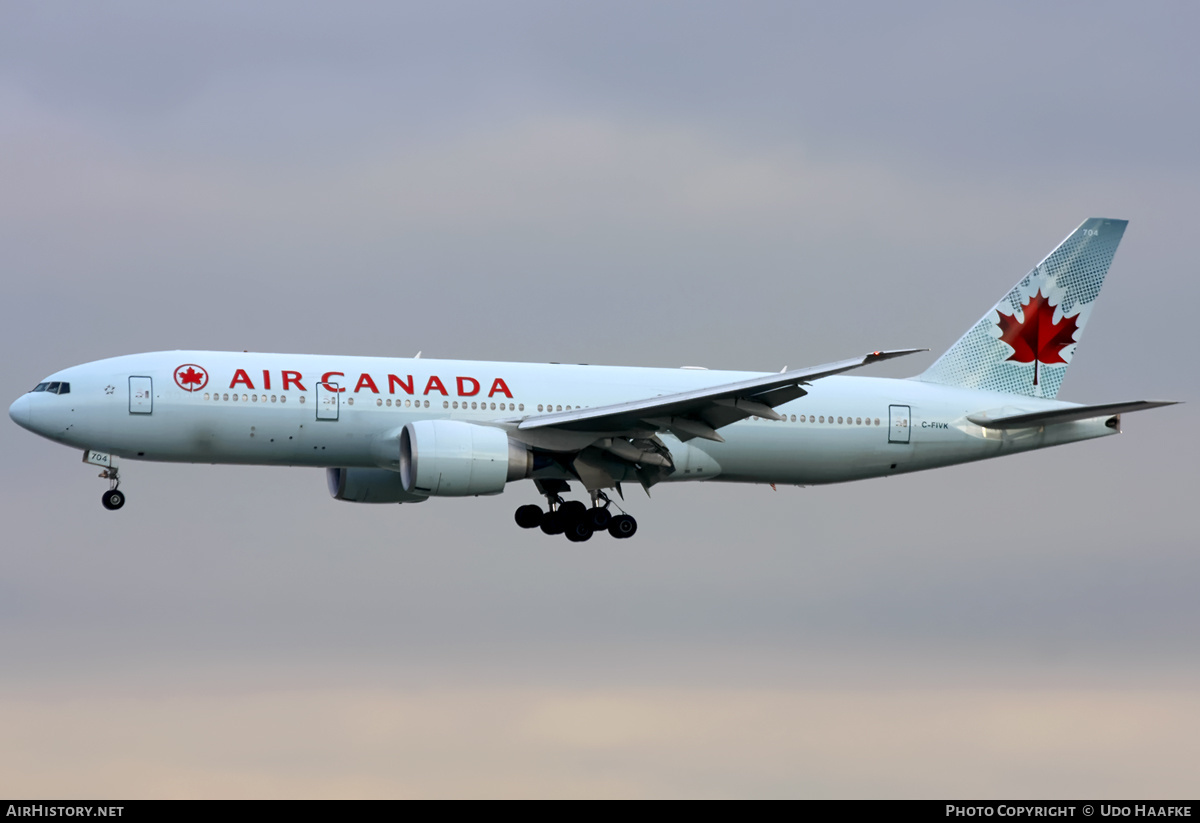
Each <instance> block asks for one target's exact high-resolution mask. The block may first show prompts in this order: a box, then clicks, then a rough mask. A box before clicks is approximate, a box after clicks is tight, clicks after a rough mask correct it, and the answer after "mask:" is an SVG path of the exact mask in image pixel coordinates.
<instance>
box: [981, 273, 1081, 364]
mask: <svg viewBox="0 0 1200 823" xmlns="http://www.w3.org/2000/svg"><path fill="white" fill-rule="evenodd" d="M1055 308H1057V307H1056V306H1052V305H1051V304H1050V298H1048V297H1045V296H1043V295H1042V290H1041V289H1040V288H1039V289H1038V291H1037V292H1036V293H1035V294H1034V295H1033V297H1031V298H1029V301H1028V302H1026V303H1022V304H1021V309H1022V311H1023V312H1024V314H1025V319H1024V320H1018V319H1017V315H1016V312H1013V313H1012V314H1005V313H1004V312H1002V311H999V310H997V312H996V313H997V314H999V315H1000V322H999V324H998V325H999V327H1000V342H1001V343H1007V344H1008V345H1009V346H1011V347H1012V350H1013V353H1012V354H1010V355H1009V356H1008V357H1007V358H1005V359H1006V360H1013V361H1016V362H1017V363H1033V385H1035V386H1036V385H1037V382H1038V363H1066V362H1067V361H1066V360H1063V357H1062V350H1063V349H1065V348H1066V347H1067V346H1069V345H1071V344H1072V343H1074V342H1075V332H1077V331H1078V330H1079V325H1078V323H1076V317H1077V316H1078V315H1071V316H1070V317H1066V316H1064V317H1063V318H1062V319H1061V320H1059V321H1058V322H1057V323H1055V322H1054V309H1055Z"/></svg>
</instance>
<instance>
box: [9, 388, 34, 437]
mask: <svg viewBox="0 0 1200 823" xmlns="http://www.w3.org/2000/svg"><path fill="white" fill-rule="evenodd" d="M31 405H32V404H31V403H30V401H29V395H28V394H23V395H21V396H20V397H18V398H17V399H16V400H14V401H13V404H12V405H11V406H9V407H8V416H9V417H11V418H12V420H13V422H14V423H16V424H17V425H18V426H20V427H21V428H23V429H28V428H30V427H31V426H32V423H31V422H30V419H31V418H32V416H33V415H32V412H31V411H30V407H31Z"/></svg>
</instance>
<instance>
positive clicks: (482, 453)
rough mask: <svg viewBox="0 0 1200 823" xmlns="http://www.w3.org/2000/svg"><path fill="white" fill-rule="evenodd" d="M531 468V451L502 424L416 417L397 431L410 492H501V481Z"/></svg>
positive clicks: (448, 494)
mask: <svg viewBox="0 0 1200 823" xmlns="http://www.w3.org/2000/svg"><path fill="white" fill-rule="evenodd" d="M532 472H533V453H532V452H531V451H529V449H528V448H526V447H525V445H524V444H522V443H517V442H516V441H514V440H511V439H510V438H509V436H508V434H507V432H505V431H504V430H503V429H497V428H493V427H492V426H479V425H476V424H474V423H464V422H462V421H461V420H417V421H414V422H412V423H409V424H408V425H406V426H405V427H404V431H402V432H401V433H400V480H401V486H402V488H403V489H404V491H405V492H408V493H410V494H422V495H436V496H439V497H467V496H470V495H478V494H499V493H500V492H502V491H504V484H505V483H507V482H508V481H510V480H520V479H521V478H523V477H529V476H530V474H532Z"/></svg>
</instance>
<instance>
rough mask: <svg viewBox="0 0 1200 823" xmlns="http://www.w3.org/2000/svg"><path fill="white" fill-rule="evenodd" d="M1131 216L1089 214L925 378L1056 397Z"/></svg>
mask: <svg viewBox="0 0 1200 823" xmlns="http://www.w3.org/2000/svg"><path fill="white" fill-rule="evenodd" d="M1128 222H1129V221H1127V220H1108V219H1104V218H1100V217H1093V218H1090V219H1088V220H1085V221H1083V223H1082V224H1081V225H1080V226H1079V228H1077V229H1075V231H1073V232H1071V235H1070V236H1069V237H1068V238H1067V239H1066V240H1064V241H1062V243H1060V244H1059V245H1058V248H1056V249H1055V250H1054V251H1052V252H1050V255H1049V256H1048V257H1047V258H1046V259H1045V260H1043V261H1042V262H1041V263H1039V264H1038V265H1037V267H1036V268H1034V270H1033V271H1031V272H1030V273H1029V274H1027V275H1025V278H1024V279H1023V280H1021V282H1019V283H1017V285H1015V286H1013V288H1012V291H1010V292H1009V293H1008V294H1006V295H1005V296H1004V298H1003V299H1001V301H1000V302H999V303H997V304H996V305H995V306H994V307H993V308H992V310H991V311H989V312H988V313H987V314H985V315H984V316H983V317H982V318H981V319H980V321H979V322H978V323H976V324H975V325H974V326H972V327H971V330H970V331H968V332H967V333H966V334H964V335H963V336H962V338H961V339H960V340H959V341H958V342H957V343H955V344H954V345H953V346H951V347H950V349H949V350H948V351H947V352H946V353H945V354H943V355H942V356H941V357H939V358H938V360H937V362H936V363H934V364H933V365H932V366H930V367H929V368H928V369H927V370H926V371H925V372H924V373H923V374H920V375H918V376H917V379H918V380H924V381H926V382H928V383H940V384H942V385H945V386H962V387H965V388H971V389H986V390H991V391H1001V392H1007V393H1009V394H1025V395H1030V396H1032V397H1046V398H1054V397H1055V396H1056V395H1057V394H1058V387H1059V386H1060V385H1062V380H1063V376H1064V375H1065V374H1066V371H1067V366H1068V365H1070V363H1071V358H1072V357H1073V356H1074V354H1075V347H1076V346H1077V345H1078V344H1079V339H1080V337H1082V335H1083V327H1084V326H1085V325H1087V321H1088V317H1089V315H1091V312H1092V306H1093V305H1095V301H1096V297H1097V296H1098V295H1099V294H1100V287H1101V286H1103V285H1104V276H1105V275H1106V274H1107V273H1108V267H1109V265H1110V264H1111V263H1112V259H1113V255H1114V254H1115V253H1116V251H1117V244H1119V243H1120V242H1121V237H1122V236H1123V235H1124V234H1125V226H1126V225H1128Z"/></svg>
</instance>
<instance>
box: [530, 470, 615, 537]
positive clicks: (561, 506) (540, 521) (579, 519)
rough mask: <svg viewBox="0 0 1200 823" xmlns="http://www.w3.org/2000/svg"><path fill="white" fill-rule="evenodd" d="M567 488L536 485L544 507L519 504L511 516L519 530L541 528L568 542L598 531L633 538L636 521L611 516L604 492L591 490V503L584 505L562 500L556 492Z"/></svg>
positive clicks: (577, 501)
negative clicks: (543, 499)
mask: <svg viewBox="0 0 1200 823" xmlns="http://www.w3.org/2000/svg"><path fill="white" fill-rule="evenodd" d="M568 490H569V489H568V487H567V484H566V483H562V485H561V486H559V485H557V484H554V485H551V484H550V483H549V482H546V483H545V485H544V486H543V485H539V491H541V492H542V494H544V495H545V496H546V508H547V510H546V511H542V509H541V507H540V506H535V505H532V504H530V505H527V506H521V507H520V508H519V509H517V511H516V515H515V518H514V519H515V520H516V521H517V525H518V526H520V527H521V528H523V529H534V528H541V530H542V532H544V533H545V534H565V535H566V536H567V539H568V540H570V541H571V542H572V543H582V542H584V541H585V540H590V539H591V538H592V535H593V534H595V533H596V532H601V531H607V532H608V533H609V534H611V535H612V536H613V537H615V538H617V539H624V538H626V537H633V535H634V533H635V532H636V531H637V521H636V520H634V519H633V517H632V516H630V515H628V514H624V513H622V514H618V515H616V516H615V517H614V516H613V514H612V512H610V511H609V507H610V506H613V505H615V504H614V503H613V502H612V500H611V499H610V498H609V496H608V495H607V494H605V493H604V492H602V491H600V490H596V491H593V492H592V493H591V497H592V506H591V508H588V507H587V506H586V505H585V504H584V503H582V502H581V501H579V500H563V498H562V496H561V495H560V494H559V492H565V491H568Z"/></svg>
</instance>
